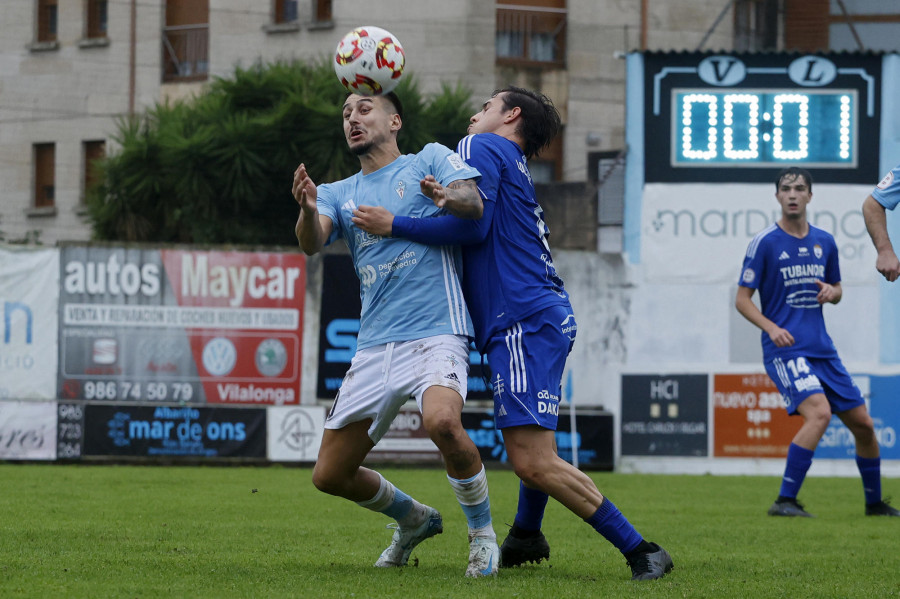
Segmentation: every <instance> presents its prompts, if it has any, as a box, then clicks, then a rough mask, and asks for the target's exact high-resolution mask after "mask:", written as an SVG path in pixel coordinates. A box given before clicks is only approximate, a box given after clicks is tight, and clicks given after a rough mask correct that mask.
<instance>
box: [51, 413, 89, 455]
mask: <svg viewBox="0 0 900 599" xmlns="http://www.w3.org/2000/svg"><path fill="white" fill-rule="evenodd" d="M84 410H85V405H84V404H82V403H60V404H58V405H57V407H56V415H57V427H56V457H57V459H59V460H77V459H79V458H81V449H82V447H84Z"/></svg>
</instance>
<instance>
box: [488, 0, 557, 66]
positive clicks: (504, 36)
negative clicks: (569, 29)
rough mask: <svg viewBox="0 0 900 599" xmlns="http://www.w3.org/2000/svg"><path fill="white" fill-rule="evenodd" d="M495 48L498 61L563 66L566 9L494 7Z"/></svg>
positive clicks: (500, 62)
mask: <svg viewBox="0 0 900 599" xmlns="http://www.w3.org/2000/svg"><path fill="white" fill-rule="evenodd" d="M506 6H511V5H506ZM496 47H497V63H498V64H532V65H537V66H541V65H544V66H564V65H565V62H566V9H564V8H558V9H553V8H532V7H528V6H515V7H509V8H500V7H497V36H496Z"/></svg>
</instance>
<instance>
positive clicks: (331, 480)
mask: <svg viewBox="0 0 900 599" xmlns="http://www.w3.org/2000/svg"><path fill="white" fill-rule="evenodd" d="M312 482H313V485H314V486H315V487H316V488H317V489H318V490H320V491H322V492H323V493H328V494H329V495H339V494H340V493H339V490H340V481H339V480H338V479H337V478H336V477H334V476H331V475H329V473H328V471H327V470H325V469H322V468H318V467H317V468H314V469H313V474H312Z"/></svg>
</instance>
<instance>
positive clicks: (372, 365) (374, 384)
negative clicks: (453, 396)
mask: <svg viewBox="0 0 900 599" xmlns="http://www.w3.org/2000/svg"><path fill="white" fill-rule="evenodd" d="M468 377H469V340H468V339H467V338H466V337H463V336H459V335H437V336H434V337H426V338H424V339H417V340H415V341H398V342H392V343H386V344H383V345H376V346H374V347H367V348H365V349H361V350H358V351H357V352H356V355H355V356H353V360H352V361H351V362H350V370H348V371H347V374H346V375H344V380H343V381H342V382H341V388H340V389H339V390H338V394H337V397H335V398H334V404H333V405H332V406H331V411H330V412H329V413H328V416H327V417H326V418H325V428H331V429H339V428H344V427H345V426H347V425H348V424H352V423H354V422H359V421H360V420H365V419H366V418H371V419H372V426H370V427H369V438H370V439H372V441H373V442H374V443H378V441H380V440H381V438H382V437H383V436H384V434H385V433H386V432H387V431H388V429H389V428H390V427H391V423H392V422H393V421H394V418H395V417H396V416H397V413H398V412H399V411H400V408H401V407H403V404H405V403H406V402H407V401H408V400H409V399H412V398H415V400H416V404H418V406H419V411H420V412H421V411H422V395H423V394H424V393H425V390H426V389H428V388H429V387H434V386H440V387H449V388H450V389H453V390H454V391H456V392H457V393H459V395H460V397H462V399H463V401H465V400H466V386H467V383H468Z"/></svg>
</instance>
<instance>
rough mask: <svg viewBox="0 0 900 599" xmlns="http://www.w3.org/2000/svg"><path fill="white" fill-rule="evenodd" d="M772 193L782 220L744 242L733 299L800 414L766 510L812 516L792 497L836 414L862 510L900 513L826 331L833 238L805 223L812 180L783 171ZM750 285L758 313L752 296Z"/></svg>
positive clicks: (833, 283) (832, 287) (837, 289)
mask: <svg viewBox="0 0 900 599" xmlns="http://www.w3.org/2000/svg"><path fill="white" fill-rule="evenodd" d="M775 190H776V191H775V197H776V198H777V199H778V203H779V204H781V218H780V219H779V220H778V222H777V223H773V224H772V225H769V226H768V227H767V228H766V229H764V230H762V231H761V232H760V233H758V234H757V235H756V237H754V238H753V240H752V241H751V242H750V245H749V247H748V248H747V254H746V256H745V257H744V266H743V269H742V271H741V278H740V282H739V286H738V291H737V297H736V299H735V307H736V308H737V310H738V312H740V313H741V314H742V315H743V316H744V317H745V318H746V319H747V320H749V321H750V322H752V323H753V324H754V325H756V326H757V327H759V328H760V329H762V348H763V361H764V362H765V367H766V372H767V373H768V374H769V377H770V378H771V379H772V381H773V382H774V383H775V386H777V387H778V390H779V391H781V394H782V397H783V398H784V402H785V405H786V407H787V411H788V414H790V415H792V416H793V415H795V414H800V415H801V416H802V417H803V425H802V426H801V427H800V430H799V431H797V434H796V435H795V436H794V439H793V441H792V442H791V445H790V447H789V448H788V455H787V464H786V466H785V469H784V478H783V479H782V483H781V490H780V492H779V494H778V499H776V500H775V503H773V504H772V507H771V508H769V515H770V516H805V517H810V514H809V513H807V512H806V511H805V510H804V509H803V506H802V505H801V504H800V503H798V501H797V494H798V493H799V491H800V486H801V485H802V484H803V479H804V478H805V477H806V473H807V472H808V471H809V467H810V465H811V464H812V458H813V452H814V451H815V449H816V445H818V443H819V439H821V438H822V435H823V434H825V430H826V429H827V428H828V423H829V422H830V421H831V415H832V413H834V414H837V415H838V417H839V418H840V419H841V421H842V422H843V423H844V424H845V425H846V426H847V428H848V429H850V432H851V433H853V436H854V438H855V439H856V464H857V466H858V467H859V472H860V475H861V476H862V482H863V491H864V494H865V501H866V509H865V512H866V515H867V516H900V512H898V511H897V510H896V509H894V508H893V507H891V506H890V505H888V504H887V503H885V502H884V501H882V498H881V458H880V452H879V448H878V440H877V439H876V437H875V429H874V427H873V424H872V418H871V417H870V416H869V413H868V411H867V410H866V404H865V400H864V399H863V397H862V394H861V393H860V391H859V389H858V388H857V387H856V384H855V383H854V382H853V379H852V378H851V377H850V375H849V374H848V373H847V370H846V369H845V368H844V365H843V364H842V363H841V360H840V358H839V357H838V353H837V350H836V349H835V347H834V343H832V341H831V337H829V336H828V332H827V331H826V330H825V319H824V318H823V315H822V304H824V303H826V302H828V303H832V304H836V303H838V302H839V301H840V300H841V294H842V289H841V273H840V268H839V266H838V250H837V246H836V245H835V243H834V238H833V237H832V236H831V235H830V234H829V233H827V232H826V231H823V230H822V229H819V228H816V227H813V226H812V225H810V224H809V222H808V221H807V216H806V207H807V205H808V204H809V202H810V200H811V199H812V177H811V176H810V174H809V172H808V171H806V170H805V169H801V168H797V167H792V168H788V169H785V170H783V171H781V172H779V173H778V177H777V178H776V179H775ZM756 289H759V298H760V304H761V306H762V310H760V309H759V308H757V307H756V305H755V304H754V303H753V301H752V297H753V293H754V291H755V290H756Z"/></svg>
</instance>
